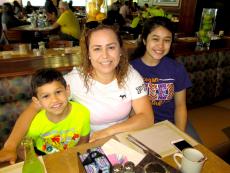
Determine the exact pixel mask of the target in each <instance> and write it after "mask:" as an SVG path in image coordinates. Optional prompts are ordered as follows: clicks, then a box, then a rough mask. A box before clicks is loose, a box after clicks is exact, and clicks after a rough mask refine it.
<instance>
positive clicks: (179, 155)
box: [173, 153, 183, 169]
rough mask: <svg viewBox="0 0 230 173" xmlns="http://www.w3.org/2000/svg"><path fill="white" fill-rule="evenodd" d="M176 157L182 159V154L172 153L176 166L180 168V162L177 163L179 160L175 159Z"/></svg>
mask: <svg viewBox="0 0 230 173" xmlns="http://www.w3.org/2000/svg"><path fill="white" fill-rule="evenodd" d="M177 157H180V158H181V159H182V157H183V155H182V154H181V153H175V154H174V155H173V160H174V161H175V162H176V164H177V166H178V167H179V169H181V164H180V163H179V161H178V160H177Z"/></svg>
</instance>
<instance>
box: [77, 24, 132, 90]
mask: <svg viewBox="0 0 230 173" xmlns="http://www.w3.org/2000/svg"><path fill="white" fill-rule="evenodd" d="M99 30H111V31H113V32H114V34H115V35H116V37H117V41H118V42H119V45H120V48H121V56H120V61H119V63H118V65H117V67H116V69H115V74H116V79H117V82H118V86H119V87H123V86H124V83H125V81H124V80H125V77H126V76H127V73H128V66H129V62H128V56H127V54H126V52H125V51H124V49H123V43H122V39H121V37H120V35H119V33H118V32H117V30H116V29H115V28H114V27H113V26H107V25H99V26H97V27H96V28H93V29H84V31H83V33H82V36H81V40H80V47H81V70H82V71H81V72H82V75H83V78H84V83H85V86H86V88H87V89H89V87H90V84H89V79H90V78H92V71H93V66H92V64H91V61H90V59H89V44H90V37H91V36H92V33H93V32H95V31H99Z"/></svg>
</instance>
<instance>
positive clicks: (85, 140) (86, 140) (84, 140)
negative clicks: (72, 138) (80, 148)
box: [77, 135, 89, 145]
mask: <svg viewBox="0 0 230 173" xmlns="http://www.w3.org/2000/svg"><path fill="white" fill-rule="evenodd" d="M88 142H89V135H87V136H81V138H80V141H79V142H78V144H77V145H80V144H85V143H88Z"/></svg>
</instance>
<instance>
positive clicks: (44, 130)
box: [26, 69, 90, 154]
mask: <svg viewBox="0 0 230 173" xmlns="http://www.w3.org/2000/svg"><path fill="white" fill-rule="evenodd" d="M31 87H32V93H33V97H32V100H33V102H35V103H36V104H38V105H39V106H41V108H42V110H41V111H40V112H39V113H38V114H37V115H36V116H35V118H34V119H33V121H32V123H31V125H30V128H29V130H28V132H27V135H26V136H28V137H31V138H32V139H33V141H34V146H35V149H37V150H38V151H41V152H42V153H45V154H49V153H53V152H56V151H61V150H65V149H67V148H70V147H74V146H76V145H77V144H80V143H86V142H88V140H89V133H90V120H89V115H90V113H89V110H88V109H87V108H86V107H84V106H83V105H81V104H79V103H76V102H71V101H68V97H69V95H70V90H69V86H67V85H66V82H65V79H64V78H63V76H62V74H61V73H60V72H58V71H56V70H54V69H42V70H38V71H37V72H36V73H35V74H34V75H33V76H32V80H31Z"/></svg>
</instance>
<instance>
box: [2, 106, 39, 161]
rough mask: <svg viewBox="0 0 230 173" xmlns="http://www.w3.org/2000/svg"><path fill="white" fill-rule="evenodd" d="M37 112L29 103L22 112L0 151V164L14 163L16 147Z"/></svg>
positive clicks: (36, 108) (35, 107)
mask: <svg viewBox="0 0 230 173" xmlns="http://www.w3.org/2000/svg"><path fill="white" fill-rule="evenodd" d="M39 110H40V108H39V107H38V106H37V105H36V104H35V103H33V102H31V103H30V105H29V106H28V107H27V108H26V109H25V110H24V112H23V113H21V115H20V116H19V118H18V119H17V121H16V123H15V125H14V128H13V130H12V132H11V134H10V136H9V138H8V139H7V141H6V142H5V144H4V147H3V148H2V149H1V150H0V162H3V161H10V163H11V164H13V163H15V161H16V159H17V154H16V153H17V152H16V151H17V146H18V145H19V144H20V142H21V140H22V138H23V137H24V136H25V134H26V132H27V130H28V129H29V126H30V124H31V122H32V120H33V118H34V116H35V115H36V114H37V112H38V111H39Z"/></svg>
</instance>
